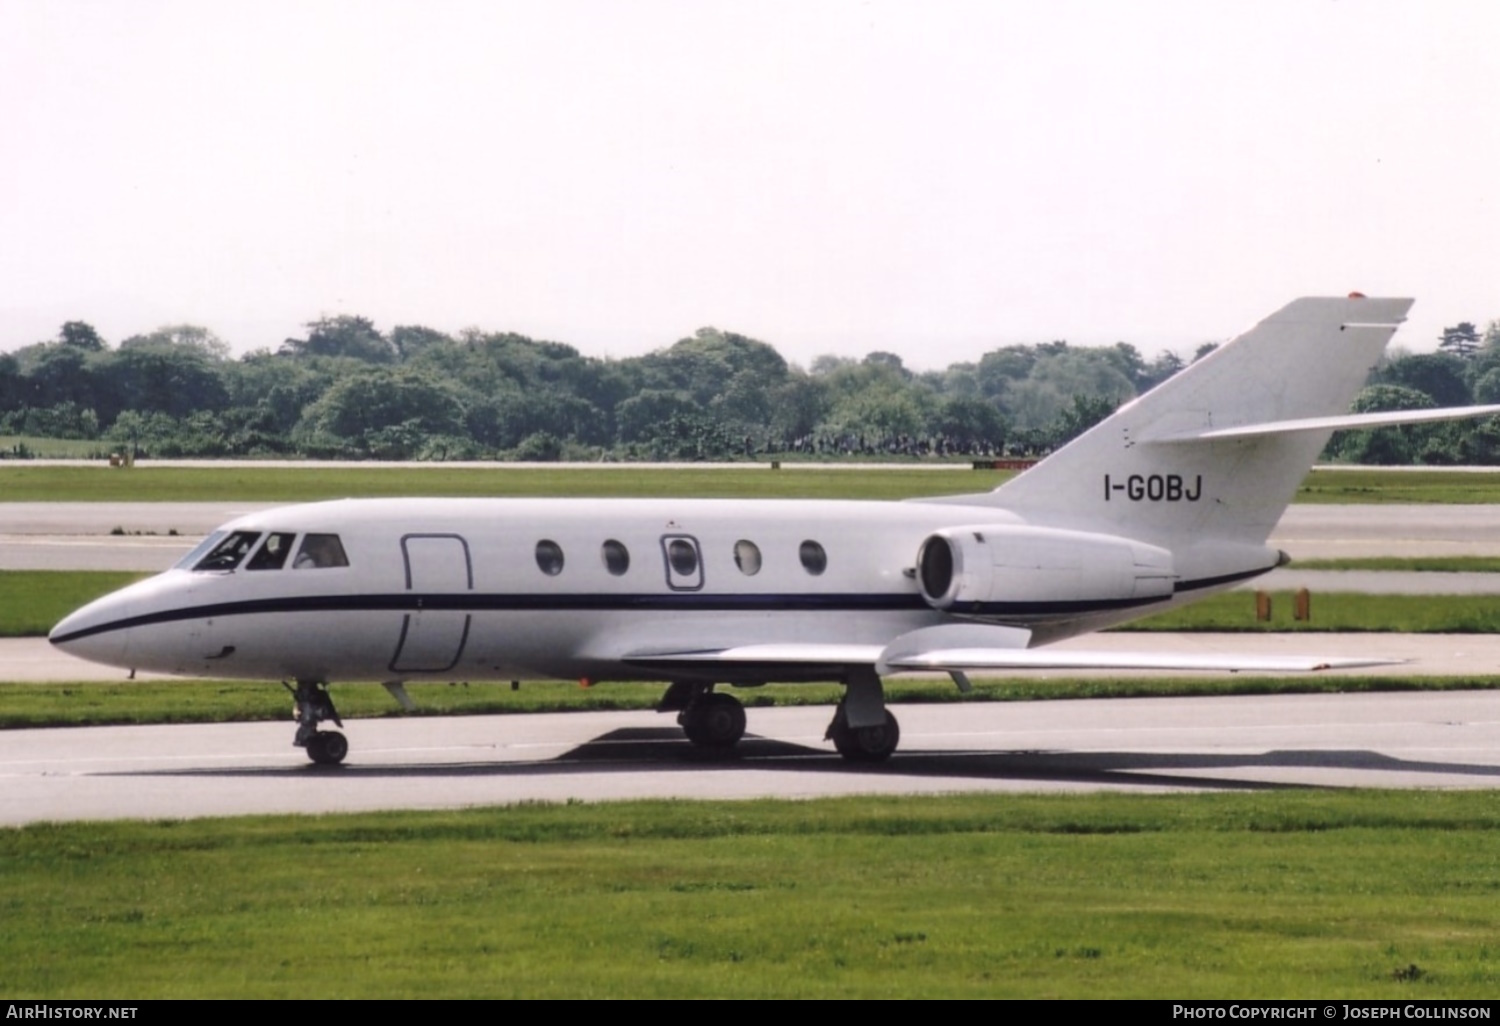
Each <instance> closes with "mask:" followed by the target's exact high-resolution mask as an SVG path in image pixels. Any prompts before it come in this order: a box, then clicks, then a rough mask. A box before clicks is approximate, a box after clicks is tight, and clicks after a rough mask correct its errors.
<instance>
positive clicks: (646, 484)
mask: <svg viewBox="0 0 1500 1026" xmlns="http://www.w3.org/2000/svg"><path fill="white" fill-rule="evenodd" d="M1009 476H1010V474H1009V472H1005V471H990V470H972V469H970V468H968V467H957V468H954V469H951V470H950V469H943V470H932V469H925V470H924V469H917V468H914V469H911V470H887V469H873V470H855V469H819V470H790V469H789V470H771V469H769V468H767V467H765V466H764V465H762V466H746V467H744V468H735V469H732V470H724V469H717V468H715V469H708V468H695V467H693V466H691V465H686V466H683V467H674V468H669V469H661V468H651V467H629V468H620V467H602V468H579V467H556V468H552V467H549V468H536V467H507V466H506V465H504V464H496V465H495V467H494V468H467V467H459V468H454V467H447V466H444V465H443V464H440V463H435V464H432V465H430V466H423V467H401V468H395V467H380V466H371V467H352V468H350V467H339V468H319V469H302V468H291V469H279V468H266V467H236V466H235V465H234V464H232V463H226V464H223V465H221V466H218V467H214V468H186V467H150V466H137V467H133V468H130V469H120V470H111V469H109V468H108V467H104V466H99V467H28V466H25V465H24V464H5V463H0V496H3V497H4V499H3V501H8V502H22V501H26V502H62V501H68V502H202V501H222V500H226V499H229V500H245V501H258V502H310V501H314V500H317V499H341V498H346V497H365V496H369V497H376V496H397V495H422V496H560V497H563V496H587V497H599V498H612V497H628V496H641V497H649V496H675V495H691V496H693V497H695V498H709V499H712V498H836V499H905V498H911V497H914V496H929V495H951V494H955V493H962V492H976V491H988V490H989V489H991V488H994V487H995V486H996V485H997V484H999V483H1000V482H1001V481H1003V480H1005V479H1006V478H1007V477H1009Z"/></svg>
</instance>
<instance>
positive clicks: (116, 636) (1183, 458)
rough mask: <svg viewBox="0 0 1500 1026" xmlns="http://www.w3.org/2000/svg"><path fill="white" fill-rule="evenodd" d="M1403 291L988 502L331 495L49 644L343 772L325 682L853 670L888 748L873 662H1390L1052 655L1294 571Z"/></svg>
mask: <svg viewBox="0 0 1500 1026" xmlns="http://www.w3.org/2000/svg"><path fill="white" fill-rule="evenodd" d="M1410 305H1411V302H1410V300H1406V299H1370V298H1364V297H1362V296H1359V295H1358V294H1355V295H1352V296H1350V297H1348V298H1344V299H1339V298H1332V299H1319V298H1310V299H1299V300H1296V301H1295V302H1293V303H1292V304H1290V305H1289V306H1287V307H1286V308H1285V309H1283V310H1281V311H1279V312H1277V313H1276V314H1273V315H1272V316H1271V317H1269V318H1267V319H1266V320H1264V321H1262V322H1261V323H1260V324H1258V325H1257V326H1256V327H1254V328H1252V329H1251V330H1250V331H1249V332H1248V333H1246V334H1245V335H1243V336H1241V337H1240V338H1238V339H1236V340H1235V341H1233V342H1231V343H1229V344H1227V345H1225V346H1222V347H1221V348H1219V349H1218V350H1216V351H1215V352H1213V353H1211V354H1209V355H1208V356H1206V357H1205V358H1203V359H1201V360H1199V361H1198V362H1197V363H1194V364H1193V365H1192V366H1190V367H1188V368H1186V369H1185V370H1183V371H1182V372H1181V373H1179V374H1178V375H1176V376H1175V377H1173V378H1172V379H1171V380H1169V381H1167V382H1165V383H1164V384H1162V385H1161V386H1159V387H1158V388H1156V389H1154V390H1152V391H1151V392H1149V393H1147V394H1146V395H1144V396H1141V397H1140V398H1138V399H1136V400H1134V401H1133V402H1131V403H1129V404H1128V405H1126V406H1124V407H1122V408H1121V409H1120V410H1118V411H1117V412H1116V413H1115V414H1114V415H1113V416H1111V417H1109V418H1108V419H1107V420H1105V421H1104V422H1102V423H1101V424H1099V425H1098V426H1097V427H1095V428H1094V429H1093V430H1091V431H1089V432H1088V433H1086V434H1084V435H1082V436H1081V437H1079V438H1078V439H1076V440H1075V441H1073V442H1072V443H1071V444H1069V445H1068V446H1066V447H1065V448H1063V449H1061V450H1060V451H1058V452H1057V453H1055V454H1053V455H1052V456H1050V457H1049V458H1047V459H1046V460H1044V461H1043V462H1041V463H1039V464H1038V465H1037V466H1035V467H1033V468H1031V469H1030V470H1027V471H1026V472H1024V473H1022V474H1020V475H1019V476H1017V477H1016V478H1014V479H1013V480H1010V481H1008V482H1006V483H1005V484H1004V485H1002V486H1000V487H999V488H997V489H996V490H994V491H992V492H985V493H981V494H977V495H960V496H953V497H950V498H942V499H932V500H922V501H912V502H828V501H790V500H780V501H777V500H769V501H749V500H739V499H734V500H694V499H680V500H679V499H639V500H613V499H347V500H343V501H339V502H320V503H313V504H310V505H301V506H289V507H285V508H282V509H273V510H267V511H264V512H259V513H254V514H251V515H249V516H246V517H241V518H240V519H238V520H234V521H232V522H230V523H228V524H225V525H224V526H223V527H222V528H220V529H219V530H217V531H215V532H214V533H213V534H211V535H209V537H208V538H206V539H204V541H203V543H202V544H201V545H199V546H198V547H197V548H196V549H194V550H193V552H192V553H191V554H189V555H188V556H187V557H186V558H184V559H183V560H182V561H181V562H180V563H178V564H177V565H176V566H175V567H174V568H172V569H171V570H168V571H167V572H165V573H163V574H160V575H158V576H156V577H153V578H151V579H149V580H146V581H142V582H140V583H138V584H134V585H131V586H130V587H128V588H125V589H123V590H121V591H118V592H115V593H114V594H112V595H108V596H106V597H104V598H101V599H99V600H98V601H96V602H93V603H90V604H89V605H87V606H85V607H83V608H82V609H80V610H78V611H77V612H75V613H73V614H72V615H71V616H69V617H68V618H67V619H65V620H63V621H62V622H61V623H59V624H58V625H57V626H56V627H55V628H54V629H53V631H52V634H51V640H52V643H53V644H54V645H56V646H57V647H58V648H60V649H62V650H63V651H65V652H69V653H72V654H74V655H78V656H82V657H83V658H85V659H90V660H93V661H95V662H100V663H105V664H108V665H112V666H118V667H122V668H127V669H132V670H135V669H141V670H152V671H158V672H165V673H173V674H190V675H195V676H199V675H206V676H212V677H234V678H253V679H268V680H278V679H279V680H281V681H283V682H286V681H294V682H295V687H292V686H291V685H287V686H288V688H289V689H290V690H292V692H293V696H294V698H295V703H296V719H297V720H298V724H299V725H298V729H297V733H296V739H295V743H296V744H297V745H299V746H302V747H304V748H305V749H306V750H307V753H308V755H309V757H310V758H311V759H312V760H313V761H314V762H317V763H338V762H340V761H342V760H343V758H344V756H345V755H346V753H347V752H348V747H349V746H348V742H347V741H346V740H345V738H344V736H343V735H342V734H340V733H339V732H337V731H334V730H323V729H320V727H319V725H320V724H322V723H324V722H327V721H332V722H333V723H334V724H336V725H338V726H342V725H343V724H342V723H341V722H340V721H339V718H338V714H337V712H336V711H335V709H334V706H333V702H332V700H331V698H330V697H329V694H328V690H327V685H328V683H329V682H331V681H382V682H385V683H386V686H387V687H388V688H390V690H391V692H392V694H393V695H394V696H395V697H396V699H397V700H399V701H402V703H403V704H408V703H409V699H408V698H407V696H406V693H405V691H404V689H403V687H402V685H403V684H404V682H406V681H412V680H527V679H539V678H542V679H557V678H568V679H572V678H577V679H581V680H585V681H599V680H652V681H665V682H667V683H668V687H667V690H666V694H665V696H664V698H663V700H662V703H661V706H660V708H661V709H662V710H663V711H671V712H676V713H677V714H678V720H679V722H680V723H681V724H682V726H683V727H684V729H685V731H686V734H687V737H688V738H689V739H690V740H691V741H692V742H693V743H694V744H696V745H699V746H702V747H705V748H711V749H728V748H731V747H732V746H733V745H735V744H736V743H737V742H738V741H739V740H740V737H741V735H742V734H743V733H744V730H745V711H744V707H743V706H742V705H741V704H740V702H739V701H738V700H737V699H735V698H734V697H732V696H731V695H729V694H727V693H726V692H724V691H716V690H715V688H716V687H719V686H721V685H732V686H735V687H754V686H756V685H760V684H765V683H768V682H771V681H813V680H829V679H836V680H840V681H842V682H843V683H844V685H845V686H846V689H845V696H844V699H843V701H842V702H841V703H840V704H839V706H838V708H837V711H836V712H835V714H834V716H833V721H832V723H831V724H830V725H829V728H828V737H829V739H831V740H832V742H833V744H834V746H835V747H836V748H837V750H838V751H839V752H840V753H841V754H842V755H843V756H845V757H846V758H848V759H851V760H855V761H865V762H873V761H878V760H882V759H885V758H886V757H887V756H889V755H890V754H891V753H892V752H893V751H894V750H895V748H896V745H897V740H898V736H899V729H898V726H897V723H896V720H895V717H893V716H892V715H891V714H890V712H889V711H888V710H887V709H886V706H885V700H884V696H883V693H882V689H881V678H882V676H885V675H889V674H896V673H902V672H910V671H943V672H947V673H949V674H951V675H952V677H953V679H954V681H955V682H956V683H957V684H958V686H959V687H960V688H961V689H964V690H967V688H968V679H967V677H966V676H965V673H966V672H968V671H978V670H1006V669H1014V668H1021V667H1025V668H1035V667H1056V668H1069V669H1088V668H1106V669H1119V668H1146V669H1152V668H1159V669H1185V670H1272V671H1276V670H1314V669H1319V668H1324V667H1328V666H1355V665H1371V664H1376V663H1379V662H1382V661H1383V660H1378V659H1371V660H1349V659H1344V660H1325V659H1316V658H1313V659H1302V658H1296V657H1270V658H1268V657H1246V658H1237V657H1227V656H1221V657H1214V656H1208V657H1204V656H1199V655H1181V654H1171V653H1163V654H1162V655H1160V656H1150V655H1142V654H1129V653H1108V652H1104V653H1101V652H1087V653H1074V652H1060V653H1054V652H1052V651H1051V650H1049V649H1048V648H1046V647H1045V646H1047V645H1049V644H1050V643H1052V642H1055V641H1058V640H1061V639H1063V638H1069V637H1072V636H1074V635H1078V634H1083V633H1086V632H1089V631H1095V630H1098V629H1100V628H1102V627H1108V626H1110V625H1112V624H1118V623H1122V622H1124V621H1126V620H1130V619H1133V618H1136V617H1140V616H1144V615H1148V614H1151V613H1156V612H1160V611H1162V610H1164V609H1168V608H1171V607H1173V606H1177V605H1181V604H1183V603H1186V602H1190V601H1192V600H1194V599H1197V598H1200V597H1202V596H1204V595H1208V594H1210V593H1213V592H1215V591H1219V590H1222V589H1225V588H1228V587H1230V586H1231V585H1234V584H1236V583H1238V582H1240V581H1244V580H1246V579H1248V578H1252V577H1255V576H1257V575H1259V574H1263V573H1265V572H1266V571H1268V570H1271V569H1272V568H1274V567H1276V566H1279V565H1281V564H1283V563H1285V562H1286V559H1287V557H1286V555H1285V554H1284V553H1281V552H1278V551H1276V550H1275V549H1272V548H1269V547H1268V546H1267V545H1266V539H1267V538H1268V536H1269V535H1270V532H1271V529H1272V528H1273V527H1274V526H1275V525H1276V522H1277V520H1278V519H1279V518H1280V516H1281V514H1282V511H1283V510H1284V509H1285V507H1286V505H1287V503H1288V502H1289V501H1291V498H1292V495H1293V493H1294V492H1295V491H1296V489H1297V486H1298V484H1299V482H1300V481H1301V480H1302V477H1303V475H1304V474H1305V473H1306V471H1307V469H1308V467H1309V466H1310V465H1311V464H1312V462H1313V460H1314V458H1315V457H1316V456H1317V455H1318V453H1319V452H1320V451H1321V450H1322V449H1323V446H1324V444H1325V443H1326V442H1327V440H1328V437H1329V434H1330V432H1332V431H1333V430H1335V429H1343V428H1368V427H1376V426H1381V425H1388V424H1405V423H1414V422H1421V421H1433V420H1442V419H1452V418H1458V417H1470V416H1477V415H1481V414H1485V413H1495V412H1500V407H1467V408H1463V409H1446V410H1422V411H1403V412H1399V413H1381V414H1367V415H1350V414H1348V413H1347V412H1346V411H1347V410H1348V408H1349V404H1350V401H1351V400H1352V399H1353V397H1354V396H1355V394H1356V393H1357V392H1358V391H1359V390H1360V388H1361V387H1362V386H1363V385H1364V383H1365V380H1366V376H1367V375H1368V374H1369V372H1370V369H1371V368H1372V367H1374V366H1375V364H1376V362H1377V360H1379V358H1380V355H1381V353H1382V351H1383V350H1384V348H1385V345H1386V342H1387V341H1388V340H1389V339H1390V337H1391V335H1392V334H1393V333H1394V332H1395V330H1396V327H1397V325H1398V324H1399V323H1400V322H1401V321H1402V319H1403V318H1404V315H1405V313H1406V311H1407V309H1408V308H1409V307H1410Z"/></svg>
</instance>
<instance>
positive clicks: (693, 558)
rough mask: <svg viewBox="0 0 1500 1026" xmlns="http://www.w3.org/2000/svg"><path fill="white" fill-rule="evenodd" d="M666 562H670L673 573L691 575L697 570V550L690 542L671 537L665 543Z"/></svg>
mask: <svg viewBox="0 0 1500 1026" xmlns="http://www.w3.org/2000/svg"><path fill="white" fill-rule="evenodd" d="M667 562H668V563H671V564H672V572H673V573H674V574H678V575H679V576H682V577H691V576H692V575H693V574H695V573H697V572H698V550H697V549H696V548H694V547H693V544H692V542H687V541H683V540H682V539H681V538H673V539H672V540H671V541H670V542H668V543H667Z"/></svg>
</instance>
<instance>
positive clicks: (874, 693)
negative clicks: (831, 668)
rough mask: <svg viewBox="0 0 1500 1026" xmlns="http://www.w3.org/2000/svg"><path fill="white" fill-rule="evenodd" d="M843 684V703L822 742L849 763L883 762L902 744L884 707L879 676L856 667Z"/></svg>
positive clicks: (898, 728)
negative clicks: (836, 751) (831, 745)
mask: <svg viewBox="0 0 1500 1026" xmlns="http://www.w3.org/2000/svg"><path fill="white" fill-rule="evenodd" d="M845 683H846V684H847V685H848V687H847V688H845V690H844V700H843V701H842V702H840V703H839V707H838V709H836V710H835V711H834V714H833V720H832V721H831V722H830V723H829V724H828V732H827V733H826V734H824V735H823V738H824V740H827V741H832V742H833V747H834V748H836V749H837V750H838V753H839V754H840V755H842V756H843V757H844V758H845V759H847V760H849V761H850V762H864V763H871V762H884V761H885V760H887V759H889V758H890V757H891V753H892V752H894V751H895V750H896V746H897V745H898V744H900V743H901V725H900V724H899V723H897V722H896V717H894V716H892V715H891V712H890V710H889V709H887V708H886V707H885V689H884V688H883V687H882V686H881V683H880V675H879V674H877V673H876V672H875V671H874V670H873V669H871V668H869V667H856V668H854V669H851V670H850V671H849V676H848V678H847V679H846V681H845Z"/></svg>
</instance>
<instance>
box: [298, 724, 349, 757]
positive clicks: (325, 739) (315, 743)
mask: <svg viewBox="0 0 1500 1026" xmlns="http://www.w3.org/2000/svg"><path fill="white" fill-rule="evenodd" d="M348 754H349V739H348V738H346V737H345V736H344V735H343V734H340V733H339V732H338V731H336V730H320V731H319V732H318V733H316V734H314V735H313V736H312V737H311V738H309V739H308V742H307V757H308V758H309V759H311V760H312V761H313V762H315V763H316V764H318V765H319V766H337V765H338V764H339V763H341V762H343V761H344V756H346V755H348Z"/></svg>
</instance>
